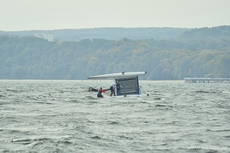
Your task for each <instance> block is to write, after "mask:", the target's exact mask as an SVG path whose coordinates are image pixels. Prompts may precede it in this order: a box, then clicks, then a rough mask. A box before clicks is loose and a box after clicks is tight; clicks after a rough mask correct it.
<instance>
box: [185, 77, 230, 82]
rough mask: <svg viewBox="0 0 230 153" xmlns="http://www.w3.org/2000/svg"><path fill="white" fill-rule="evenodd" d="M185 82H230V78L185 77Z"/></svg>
mask: <svg viewBox="0 0 230 153" xmlns="http://www.w3.org/2000/svg"><path fill="white" fill-rule="evenodd" d="M184 81H185V83H230V78H184Z"/></svg>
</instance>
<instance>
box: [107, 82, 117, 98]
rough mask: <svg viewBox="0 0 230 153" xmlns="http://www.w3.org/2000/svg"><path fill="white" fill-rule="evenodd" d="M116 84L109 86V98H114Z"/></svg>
mask: <svg viewBox="0 0 230 153" xmlns="http://www.w3.org/2000/svg"><path fill="white" fill-rule="evenodd" d="M116 85H117V84H116V83H114V84H112V85H111V86H110V88H109V89H110V91H111V94H110V96H112V95H114V96H115V88H116Z"/></svg>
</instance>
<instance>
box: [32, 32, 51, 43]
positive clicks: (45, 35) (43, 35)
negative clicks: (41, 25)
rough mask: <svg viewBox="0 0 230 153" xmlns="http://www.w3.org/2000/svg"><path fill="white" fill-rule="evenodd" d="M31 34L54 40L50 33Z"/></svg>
mask: <svg viewBox="0 0 230 153" xmlns="http://www.w3.org/2000/svg"><path fill="white" fill-rule="evenodd" d="M33 36H34V37H38V38H43V39H46V40H48V41H54V36H53V35H52V34H44V33H34V34H33Z"/></svg>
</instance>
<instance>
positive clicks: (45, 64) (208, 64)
mask: <svg viewBox="0 0 230 153" xmlns="http://www.w3.org/2000/svg"><path fill="white" fill-rule="evenodd" d="M199 30H200V29H199ZM205 30H206V29H205ZM194 32H196V31H194ZM194 32H193V33H194ZM186 36H187V37H188V34H187V33H185V36H183V38H182V37H180V38H178V39H141V40H132V39H127V38H123V39H120V40H107V39H92V40H91V39H83V40H81V41H55V42H49V41H47V40H44V39H41V38H35V37H28V36H26V37H18V36H0V54H1V56H0V72H1V73H0V79H87V77H88V76H91V75H98V74H104V73H115V72H123V71H147V75H145V76H143V77H142V78H143V79H148V80H169V79H170V80H177V79H183V78H184V77H212V78H219V77H227V78H230V66H229V64H230V39H229V38H228V37H223V36H221V37H216V38H215V39H192V40H191V39H186Z"/></svg>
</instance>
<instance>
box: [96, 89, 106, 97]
mask: <svg viewBox="0 0 230 153" xmlns="http://www.w3.org/2000/svg"><path fill="white" fill-rule="evenodd" d="M102 92H103V93H105V90H103V89H102V87H100V89H99V90H98V93H97V97H101V98H103V95H102Z"/></svg>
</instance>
